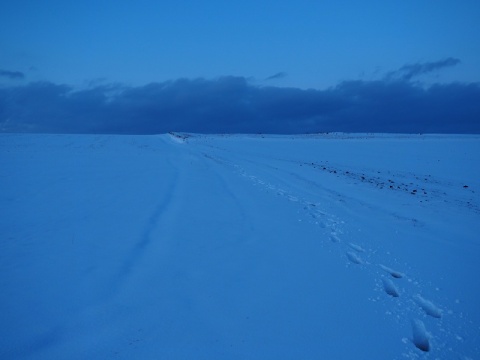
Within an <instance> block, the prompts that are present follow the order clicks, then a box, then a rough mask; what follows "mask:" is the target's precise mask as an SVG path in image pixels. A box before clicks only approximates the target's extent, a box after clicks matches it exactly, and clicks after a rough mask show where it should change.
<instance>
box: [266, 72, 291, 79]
mask: <svg viewBox="0 0 480 360" xmlns="http://www.w3.org/2000/svg"><path fill="white" fill-rule="evenodd" d="M286 77H287V73H286V72H283V71H281V72H278V73H276V74H273V75H272V76H269V77H267V78H265V81H268V80H276V79H283V78H286Z"/></svg>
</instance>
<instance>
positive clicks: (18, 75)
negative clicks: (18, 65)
mask: <svg viewBox="0 0 480 360" xmlns="http://www.w3.org/2000/svg"><path fill="white" fill-rule="evenodd" d="M0 77H6V78H9V79H14V80H16V79H24V78H25V74H24V73H22V72H20V71H8V70H2V69H0Z"/></svg>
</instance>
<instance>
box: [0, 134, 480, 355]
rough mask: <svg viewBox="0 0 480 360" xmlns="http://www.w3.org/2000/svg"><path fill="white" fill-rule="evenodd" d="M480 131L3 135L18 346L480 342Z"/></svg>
mask: <svg viewBox="0 0 480 360" xmlns="http://www.w3.org/2000/svg"><path fill="white" fill-rule="evenodd" d="M479 164H480V137H478V136H460V135H458V136H457V135H444V136H434V135H416V136H407V135H372V134H361V135H349V134H324V135H304V136H261V135H256V136H253V135H230V136H220V135H217V136H214V135H209V136H207V135H191V134H167V135H158V136H107V135H103V136H95V135H15V134H10V135H7V134H3V135H0V185H1V186H0V203H1V211H2V213H1V216H0V234H1V238H0V246H1V247H0V281H1V284H0V290H1V292H0V307H1V308H0V309H1V312H0V324H1V332H0V358H2V359H97V358H98V359H133V358H135V359H475V358H478V356H479V354H480V344H479V341H480V340H479V339H480V306H479V305H478V304H480V289H479V281H478V276H479V258H480V235H479V234H480V221H479V220H480V198H479V191H480V166H479Z"/></svg>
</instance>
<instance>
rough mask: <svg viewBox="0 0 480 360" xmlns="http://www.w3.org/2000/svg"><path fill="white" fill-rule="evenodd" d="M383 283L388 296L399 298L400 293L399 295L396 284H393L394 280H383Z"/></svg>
mask: <svg viewBox="0 0 480 360" xmlns="http://www.w3.org/2000/svg"><path fill="white" fill-rule="evenodd" d="M382 282H383V288H384V290H385V292H386V293H387V294H388V295H390V296H393V297H399V296H400V295H399V293H398V290H397V287H396V286H395V284H394V283H393V281H392V280H390V279H386V278H382Z"/></svg>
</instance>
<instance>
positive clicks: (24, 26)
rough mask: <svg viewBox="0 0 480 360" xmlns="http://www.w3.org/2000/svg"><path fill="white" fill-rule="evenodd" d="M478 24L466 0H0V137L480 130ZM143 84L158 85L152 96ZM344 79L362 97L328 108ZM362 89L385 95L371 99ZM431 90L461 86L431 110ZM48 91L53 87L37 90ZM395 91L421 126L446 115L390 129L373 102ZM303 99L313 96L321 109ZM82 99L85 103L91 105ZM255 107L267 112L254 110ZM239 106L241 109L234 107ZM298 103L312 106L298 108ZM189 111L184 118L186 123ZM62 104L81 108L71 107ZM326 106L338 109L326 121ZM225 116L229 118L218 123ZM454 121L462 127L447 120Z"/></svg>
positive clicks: (479, 7)
mask: <svg viewBox="0 0 480 360" xmlns="http://www.w3.org/2000/svg"><path fill="white" fill-rule="evenodd" d="M479 18H480V3H479V2H478V1H476V0H465V1H461V2H452V1H443V0H441V1H431V0H430V1H424V0H420V1H419V0H416V1H410V0H406V1H405V0H404V1H373V0H368V1H362V2H359V1H346V0H340V1H305V0H295V1H292V0H277V1H262V2H258V1H250V0H244V1H242V2H226V1H213V0H207V1H203V2H198V1H158V0H157V1H149V0H140V1H135V2H131V1H126V0H117V1H102V0H96V1H90V0H86V1H82V2H74V1H56V0H45V1H41V2H39V1H26V0H18V1H14V2H13V1H12V2H6V1H5V2H2V3H1V4H0V131H4V132H13V131H15V132H18V131H34V132H44V131H48V132H72V131H75V132H91V131H99V132H113V133H117V132H118V133H121V132H125V131H127V132H133V133H152V132H158V131H165V130H172V131H174V130H177V131H178V130H182V131H200V132H221V131H235V132H236V131H247V132H256V131H267V132H280V133H281V132H307V131H327V130H328V131H331V130H339V131H349V130H350V131H362V130H365V131H367V130H373V131H384V130H385V131H414V132H417V131H419V132H421V131H443V132H444V131H448V132H451V131H453V132H455V131H462V132H480V124H479V123H478V121H475V119H477V118H479V117H480V115H479V114H480V110H479V108H478V106H476V107H475V102H477V101H478V102H479V103H480V98H479V92H480V91H479V82H480V41H478V34H480V22H479V21H478V19H479ZM202 81H203V82H204V83H208V84H209V85H206V86H208V87H209V88H210V89H212V88H215V89H216V90H215V91H216V93H215V95H212V96H213V97H214V98H215V99H216V100H217V101H219V102H222V103H223V105H220V104H216V103H215V101H214V100H215V99H212V98H210V99H209V101H206V99H205V96H207V95H206V94H204V93H201V94H199V93H196V91H199V90H200V91H203V89H200V88H198V86H197V85H198V83H199V82H202ZM232 83H234V84H236V86H240V87H242V86H244V87H245V88H243V89H237V88H235V89H230V90H231V91H227V92H226V93H225V94H224V93H223V91H222V90H221V88H222V86H227V85H226V84H229V85H228V86H230V85H231V84H232ZM240 84H243V85H240ZM152 86H153V87H155V86H157V90H156V92H155V94H152ZM182 86H183V88H182ZM352 86H353V87H355V89H356V90H358V91H363V90H367V92H366V93H364V92H362V93H356V92H355V91H356V90H355V91H354V93H351V92H350V93H349V94H348V95H349V96H350V98H343V99H341V100H342V101H341V102H342V103H343V104H348V105H345V106H346V107H342V108H339V107H338V102H335V103H328V104H326V103H325V101H326V100H325V98H326V97H330V98H331V97H332V92H334V93H335V94H333V98H335V99H336V100H335V101H337V100H338V98H339V97H342V94H344V90H345V88H348V89H350V91H353V89H352ZM372 87H377V88H382V87H383V88H388V89H389V91H390V90H391V91H392V92H393V93H391V92H389V91H386V92H382V94H381V96H380V97H375V96H374V95H373V94H372V93H371V92H369V89H370V90H371V89H372ZM438 87H440V88H441V90H439V91H440V92H445V91H447V92H448V91H452V90H453V88H455V91H459V92H458V93H455V94H450V93H449V94H448V96H447V98H449V99H452V98H455V99H459V100H461V101H460V102H459V103H456V102H454V103H452V102H451V101H450V103H449V104H448V106H449V108H448V109H440V110H439V109H433V108H432V107H431V104H437V101H438V100H439V99H437V98H432V97H431V96H430V95H431V94H432V93H434V92H435V91H432V88H437V90H438ZM44 88H48V89H49V91H50V90H51V92H53V93H54V94H56V95H54V94H53V93H50V92H48V91H47V92H46V93H43V91H44ZM160 88H161V89H163V90H164V91H163V92H162V91H159V90H158V89H160ZM172 88H175V102H174V104H173V103H170V108H175V109H174V110H172V109H170V110H169V113H168V114H167V113H165V110H164V108H165V106H164V103H165V102H166V101H169V98H168V96H170V97H171V96H173V95H172V93H171V90H172ZM180 88H181V89H180ZM398 88H402V89H403V91H407V92H409V94H408V95H406V97H407V98H409V99H411V97H412V96H414V97H415V96H417V95H418V94H420V93H422V92H423V93H422V94H423V98H422V99H421V100H420V102H421V106H420V107H418V108H417V105H418V101H417V102H415V101H414V102H407V103H405V102H404V100H405V99H401V98H399V97H397V98H396V99H393V98H392V99H390V98H389V100H388V101H390V102H398V101H400V103H402V104H404V105H405V106H406V107H409V108H410V109H411V110H410V112H412V113H417V114H419V112H415V111H416V110H418V111H420V112H423V114H425V116H426V117H429V118H431V119H430V121H433V120H432V119H433V118H434V117H438V113H440V114H443V113H444V112H445V111H447V113H448V115H449V118H448V119H447V118H444V119H440V120H439V121H440V123H441V124H443V125H441V126H437V125H438V124H435V123H433V124H431V125H432V126H429V127H425V126H423V127H419V126H415V124H414V123H412V122H411V121H410V124H409V126H406V125H405V124H403V126H402V127H398V126H396V125H395V121H397V122H399V121H400V120H398V119H397V120H395V119H394V122H393V123H391V124H385V123H384V122H385V121H387V122H388V118H389V117H391V116H392V114H390V113H389V112H386V113H385V112H382V111H384V110H382V109H384V108H385V106H383V104H385V102H384V101H383V100H382V101H380V99H381V98H382V97H383V98H384V97H385V95H386V94H387V95H388V94H390V95H391V96H397V95H398V94H397V93H396V91H397V90H398ZM40 89H41V90H40ZM407 89H408V90H407ZM36 91H40V92H42V94H40V97H41V98H45V97H47V96H50V97H49V98H48V99H44V100H45V101H46V103H44V104H43V105H42V104H41V103H40V102H41V99H39V95H38V94H36ZM169 91H170V92H169ZM212 91H213V90H212ZM215 91H214V92H215ZM437 92H438V91H437ZM465 92H467V93H468V96H467V97H468V98H469V99H471V100H472V99H473V102H472V103H469V104H468V106H467V108H465V109H463V110H462V109H459V112H458V113H457V112H454V111H453V113H452V108H453V107H454V108H458V106H465V104H464V97H463V95H464V93H465ZM129 93H135V94H136V96H137V97H140V98H142V99H143V100H142V102H143V103H145V104H144V107H142V106H140V105H139V103H138V102H136V103H135V106H133V107H132V106H131V102H128V100H127V98H128V94H129ZM179 93H182V94H185V93H187V94H188V96H186V97H183V98H182V96H181V95H178V94H179ZM233 93H235V94H236V95H237V96H235V95H234V94H233ZM273 93H274V94H275V96H273V97H271V95H272V94H273ZM209 94H211V92H210V93H209ZM239 94H242V96H243V97H241V96H240V95H239ZM258 94H262V96H261V97H260V98H259V97H258V96H259V95H258ZM278 94H281V95H278ZM312 94H316V95H315V96H319V97H321V98H322V99H323V100H322V101H323V102H322V101H320V102H321V103H322V104H323V105H322V106H321V107H320V110H319V102H318V101H317V100H318V99H316V98H315V96H313V95H312ZM395 94H396V95H395ZM415 94H416V95H415ZM223 95H225V96H226V97H224V96H223ZM290 95H291V96H292V97H290ZM390 95H389V96H390ZM403 95H405V93H402V94H401V95H400V96H403ZM55 96H56V98H54V97H55ZM163 96H166V98H164V97H163ZM276 96H279V97H278V98H277V97H276ZM312 96H313V98H312ZM372 96H374V102H375V103H376V104H377V105H378V104H379V105H382V106H380V107H379V108H378V109H377V108H374V107H372V108H370V109H368V111H367V110H365V109H364V107H365V106H366V105H365V104H363V105H362V106H360V107H358V106H357V105H358V104H357V101H356V100H355V99H368V102H369V103H370V104H371V100H372ZM443 96H445V94H444V95H443ZM85 97H87V98H89V99H92V98H95V99H96V100H95V106H93V104H87V102H88V101H86V100H85ZM252 97H253V98H252ZM265 97H267V98H268V100H265ZM420 97H422V96H420ZM79 98H82V101H80V102H78V101H79ZM185 98H188V99H186V100H185ZM182 99H183V100H185V102H184V103H182ZM75 101H77V102H75ZM192 101H193V102H194V103H195V104H196V108H195V109H191V107H192ZM201 101H204V102H203V103H202V104H200V102H201ZM205 101H206V102H205ZM265 101H266V102H268V104H269V106H268V107H269V111H268V114H267V115H268V116H267V115H265V111H263V112H262V111H261V109H258V108H256V107H255V106H256V105H255V104H258V103H262V104H263V103H264V102H265ZM65 102H68V104H65ZM289 102H294V103H295V106H296V107H295V106H293V107H292V108H289V109H287V110H286V112H287V113H288V114H289V115H288V116H286V114H285V113H284V112H282V115H283V119H285V118H288V121H287V120H281V119H280V120H278V119H277V120H276V119H275V118H273V117H272V116H273V115H272V114H273V113H278V112H280V109H284V108H285V103H289ZM360 102H361V101H360ZM250 103H253V104H254V105H253V106H252V105H251V104H250ZM159 104H160V105H159ZM175 104H176V105H175ZM239 104H243V107H242V109H241V110H242V111H241V113H242V114H243V115H241V116H240V115H239V113H238V112H232V111H233V110H232V109H234V110H235V111H237V110H238V106H239ZM88 105H91V106H93V107H88ZM174 105H175V106H176V107H175V106H174ZM306 105H313V106H312V107H309V108H308V109H303V111H297V112H295V109H298V108H299V107H301V106H306ZM377 105H375V106H377ZM277 106H278V109H277V110H274V109H270V107H273V108H275V107H277ZM126 107H127V108H128V111H127V113H129V117H128V118H123V117H122V116H120V115H119V114H123V113H125V111H124V110H125V108H126ZM186 107H190V110H191V111H190V112H191V113H192V114H190V115H189V116H188V121H187V120H186V119H185V117H184V113H185V112H188V111H187V110H188V109H185V108H186ZM226 107H228V108H230V111H226V110H225V108H226ZM264 107H265V106H264ZM264 107H263V108H262V109H264ZM39 108H40V109H41V111H39ZM72 108H74V109H76V110H77V112H76V113H71V111H73V110H72ZM107 108H108V109H107ZM218 108H222V111H218ZM332 108H335V109H337V110H339V111H337V110H336V111H335V114H336V115H335V114H333V113H332V111H333V110H331V109H332ZM19 109H21V111H20V110H19ZM428 109H430V110H431V111H427V110H428ZM270 110H271V111H270ZM69 111H70V112H69ZM357 111H359V112H358V113H357ZM404 112H407V111H406V110H404ZM134 113H136V114H137V115H138V117H140V116H142V115H141V114H142V113H143V116H144V118H142V119H143V120H142V119H138V118H136V120H135V122H132V117H134ZM247 113H248V114H247ZM339 113H341V114H342V116H339V115H338V114H339ZM346 113H348V114H349V115H348V116H347V117H348V119H347V120H348V121H347V120H345V116H346V115H345V114H346ZM365 113H369V114H370V115H371V114H372V113H375V114H377V115H378V116H377V117H378V118H379V119H380V118H381V119H382V122H383V123H382V124H381V125H382V126H377V125H378V121H379V120H376V121H377V123H376V125H375V126H372V124H371V122H372V120H371V116H370V117H369V118H368V119H367V118H362V116H365ZM397 113H398V112H395V111H394V112H393V115H395V114H397ZM112 114H116V115H117V117H118V116H120V118H119V119H118V124H117V125H115V124H114V123H112V119H111V118H108V117H107V116H112ZM152 114H153V115H152ZM305 114H307V115H305ZM326 114H327V115H326ZM362 114H363V115H362ZM60 116H63V120H60V118H59V117H60ZM182 116H183V117H182ZM221 116H226V118H224V119H223V120H222V121H223V122H222V126H218V122H219V121H220V120H218V118H219V117H221ZM405 116H407V117H411V116H412V115H411V114H405ZM460 116H462V119H461V120H460V121H461V122H463V123H467V125H468V126H466V125H465V124H463V125H462V126H460V127H458V126H456V125H455V124H454V123H455V122H456V121H458V117H460ZM93 118H94V119H93ZM69 119H70V120H69ZM79 119H83V120H82V121H80V120H79ZM209 119H212V120H209ZM72 121H75V123H72ZM79 121H80V123H79ZM405 121H408V119H407V118H405ZM448 121H449V122H450V123H451V124H450V125H449V126H447V125H446V123H447V122H448ZM92 122H95V125H92V124H91V123H92ZM192 122H194V123H195V126H192ZM83 123H85V124H86V125H83ZM126 123H128V124H126ZM352 123H355V126H351V125H348V124H352ZM402 123H403V122H402ZM362 124H364V125H365V126H363V125H362ZM454 125H455V126H454ZM389 129H391V130H389ZM409 129H410V130H409Z"/></svg>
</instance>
